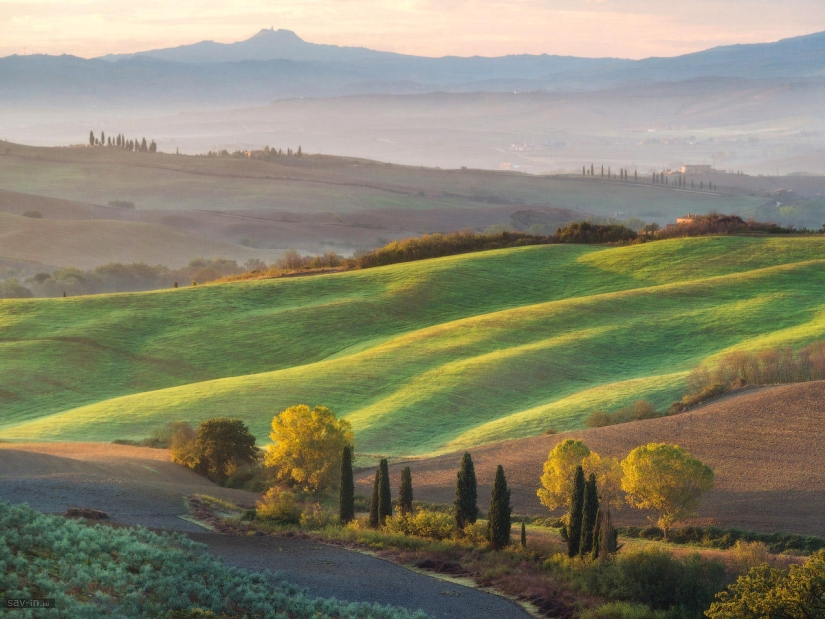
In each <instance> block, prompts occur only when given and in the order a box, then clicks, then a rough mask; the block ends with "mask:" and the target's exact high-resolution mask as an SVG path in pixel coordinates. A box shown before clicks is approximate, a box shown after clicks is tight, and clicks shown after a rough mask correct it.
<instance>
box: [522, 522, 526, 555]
mask: <svg viewBox="0 0 825 619" xmlns="http://www.w3.org/2000/svg"><path fill="white" fill-rule="evenodd" d="M521 547H522V548H527V529H525V527H524V519H523V518H522V520H521Z"/></svg>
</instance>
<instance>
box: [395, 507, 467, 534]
mask: <svg viewBox="0 0 825 619" xmlns="http://www.w3.org/2000/svg"><path fill="white" fill-rule="evenodd" d="M385 528H386V529H387V531H389V532H390V533H402V534H404V535H414V536H416V537H426V538H429V539H435V540H443V539H449V538H451V537H453V535H454V534H455V520H454V518H453V517H452V516H451V515H450V514H445V513H441V512H436V511H431V510H427V509H420V510H418V511H417V512H415V513H414V514H413V515H412V516H394V517H389V518H387V522H386V525H385Z"/></svg>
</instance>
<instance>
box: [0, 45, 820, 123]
mask: <svg viewBox="0 0 825 619" xmlns="http://www.w3.org/2000/svg"><path fill="white" fill-rule="evenodd" d="M705 77H725V78H733V77H735V78H748V79H785V80H787V79H811V78H814V79H816V78H825V33H817V34H811V35H807V36H802V37H796V38H792V39H785V40H782V41H779V42H776V43H764V44H754V45H733V46H727V47H717V48H714V49H710V50H707V51H703V52H698V53H694V54H688V55H684V56H678V57H674V58H647V59H644V60H623V59H616V58H576V57H567V56H548V55H540V56H536V55H512V56H503V57H496V58H485V57H478V56H475V57H469V58H462V57H454V56H448V57H443V58H426V57H418V56H406V55H402V54H393V53H388V52H379V51H374V50H370V49H366V48H358V47H338V46H335V45H318V44H314V43H308V42H306V41H304V40H302V39H301V38H300V37H298V36H297V35H296V34H295V33H294V32H291V31H288V30H262V31H261V32H259V33H258V34H256V35H255V36H253V37H252V38H250V39H248V40H246V41H240V42H238V43H231V44H223V43H215V42H213V41H203V42H200V43H195V44H193V45H184V46H181V47H174V48H169V49H158V50H151V51H146V52H140V53H136V54H126V55H107V56H104V57H101V58H95V59H83V58H78V57H74V56H66V55H63V56H44V55H34V56H9V57H6V58H0V105H3V106H5V107H17V106H30V105H32V104H37V105H41V106H45V107H61V108H67V107H73V108H76V107H86V106H103V107H115V108H135V107H138V108H162V109H168V108H170V107H171V108H173V109H179V108H181V107H182V106H185V107H186V108H187V109H209V108H215V107H222V106H226V105H233V106H237V105H260V104H266V103H269V102H271V101H273V100H276V99H284V98H294V97H302V96H304V97H329V96H341V95H352V94H376V93H381V94H411V93H422V92H436V91H440V92H508V91H583V90H596V89H601V88H606V87H612V86H616V85H620V84H633V83H644V82H647V83H650V82H678V81H685V80H691V79H696V78H705Z"/></svg>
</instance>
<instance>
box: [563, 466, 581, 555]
mask: <svg viewBox="0 0 825 619" xmlns="http://www.w3.org/2000/svg"><path fill="white" fill-rule="evenodd" d="M583 504H584V469H582V467H581V465H579V466H577V467H576V473H575V477H574V479H573V494H572V496H571V497H570V516H569V522H568V529H567V538H568V539H567V556H569V557H575V556H577V555H578V554H579V545H580V544H581V539H582V505H583Z"/></svg>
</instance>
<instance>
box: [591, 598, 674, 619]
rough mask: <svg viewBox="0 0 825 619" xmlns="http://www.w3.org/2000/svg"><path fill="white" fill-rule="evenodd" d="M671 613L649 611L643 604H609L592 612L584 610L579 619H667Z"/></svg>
mask: <svg viewBox="0 0 825 619" xmlns="http://www.w3.org/2000/svg"><path fill="white" fill-rule="evenodd" d="M671 616H672V613H668V612H666V611H663V610H651V609H650V608H649V607H648V606H645V605H644V604H630V603H628V602H610V603H609V604H605V605H604V606H599V607H598V608H595V609H593V610H586V611H584V612H582V613H581V614H580V615H579V619H669V618H670V617H671Z"/></svg>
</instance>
